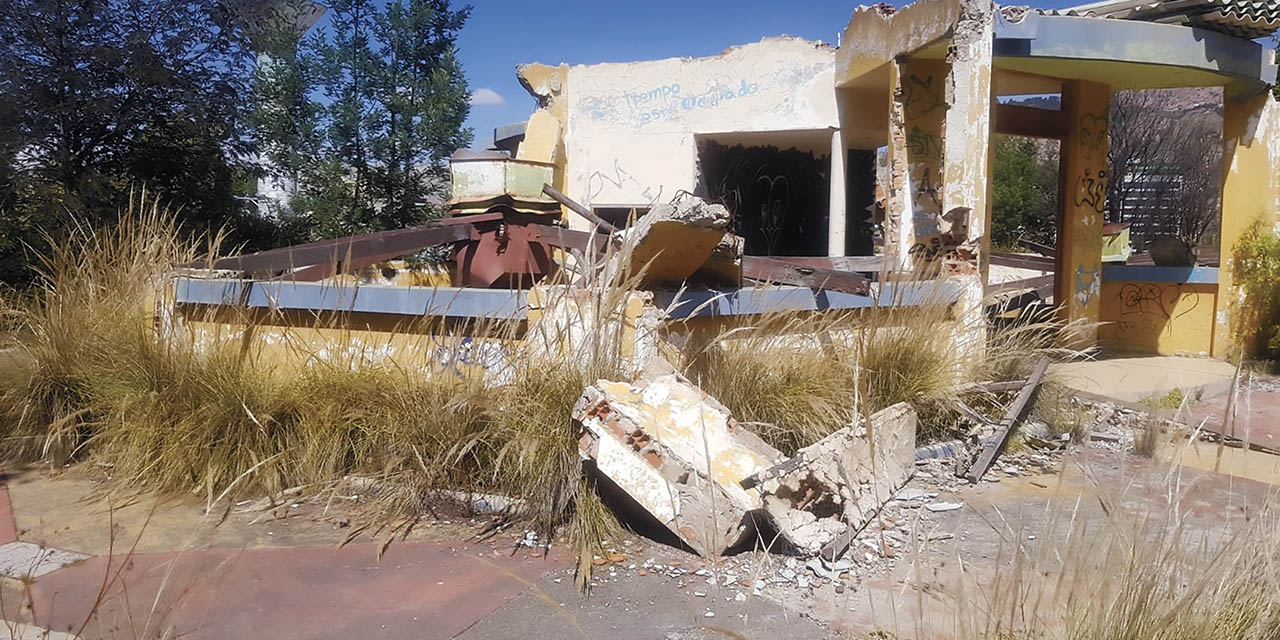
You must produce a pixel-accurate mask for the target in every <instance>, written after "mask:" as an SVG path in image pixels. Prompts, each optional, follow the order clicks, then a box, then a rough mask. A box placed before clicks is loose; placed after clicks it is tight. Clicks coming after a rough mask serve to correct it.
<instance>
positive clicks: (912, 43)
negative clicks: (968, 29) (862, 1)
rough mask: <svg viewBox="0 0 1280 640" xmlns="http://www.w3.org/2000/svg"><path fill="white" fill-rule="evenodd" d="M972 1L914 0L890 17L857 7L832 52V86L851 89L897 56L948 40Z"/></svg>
mask: <svg viewBox="0 0 1280 640" xmlns="http://www.w3.org/2000/svg"><path fill="white" fill-rule="evenodd" d="M974 1H982V0H916V1H915V2H913V3H911V4H909V5H907V6H905V7H903V8H901V9H899V10H897V11H896V12H894V13H892V14H888V13H886V12H885V10H883V9H881V8H880V6H863V7H859V8H858V9H857V10H856V11H854V13H853V16H852V17H851V18H850V20H849V25H848V26H847V27H845V30H844V35H843V36H842V38H841V42H840V48H839V49H837V50H836V86H837V87H844V86H848V85H851V84H853V83H854V82H855V81H856V80H857V79H858V78H860V77H862V76H864V75H867V74H869V73H871V72H872V71H875V70H876V69H878V68H880V67H883V66H884V65H885V64H888V63H889V62H892V61H893V60H894V59H896V58H898V57H899V56H903V55H906V54H910V53H913V52H915V51H918V50H920V49H923V48H925V47H926V46H928V45H930V44H933V43H934V42H936V41H938V40H941V39H943V38H945V37H947V36H950V35H951V33H952V31H953V30H954V29H955V25H956V24H957V23H958V22H959V21H960V17H961V13H962V10H963V7H964V4H965V3H966V2H974ZM986 1H988V2H989V1H990V0H986Z"/></svg>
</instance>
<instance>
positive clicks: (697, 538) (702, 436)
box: [573, 374, 783, 555]
mask: <svg viewBox="0 0 1280 640" xmlns="http://www.w3.org/2000/svg"><path fill="white" fill-rule="evenodd" d="M573 417H574V420H576V421H577V422H578V423H579V424H580V425H581V426H582V428H583V430H584V434H583V437H582V440H581V441H580V442H579V448H580V451H581V452H582V455H583V457H585V458H589V459H593V460H595V462H596V468H597V469H598V470H599V471H600V472H601V473H602V474H604V475H605V476H607V477H609V478H610V479H611V480H612V481H613V482H614V483H615V484H617V485H618V486H619V487H621V488H622V490H623V491H625V492H626V493H627V494H628V495H630V496H631V498H633V499H634V500H635V501H636V502H637V503H639V504H640V506H641V507H643V508H644V509H645V510H646V511H648V512H649V513H650V514H652V515H653V516H654V517H655V518H657V520H658V521H659V522H661V523H662V524H663V525H664V526H666V527H667V528H668V529H669V530H671V532H672V533H674V534H675V535H677V536H678V537H679V538H680V539H681V540H683V541H684V542H685V543H686V544H688V545H689V546H690V547H691V548H692V549H694V550H695V551H697V552H698V553H700V554H702V555H719V554H721V553H723V552H724V551H725V549H728V548H730V547H732V546H734V545H736V544H738V543H739V542H742V541H743V540H744V539H745V538H746V536H748V535H749V534H750V532H751V531H752V526H751V524H752V522H751V517H750V516H749V515H748V514H749V512H752V511H754V510H757V509H759V507H760V494H759V493H758V489H754V488H753V489H744V488H743V487H742V486H741V485H740V484H739V482H740V481H741V480H742V479H743V478H745V477H747V476H748V475H750V474H752V473H755V472H757V471H759V470H761V469H765V468H767V467H769V466H771V465H773V464H775V463H777V462H779V461H780V460H781V459H782V457H783V456H782V454H781V453H779V452H778V451H777V450H776V449H773V448H772V447H770V446H768V445H767V444H765V443H764V442H763V441H761V440H760V439H759V438H757V437H756V436H755V434H752V433H751V432H749V431H747V430H746V429H744V428H742V426H741V425H739V424H738V423H737V421H736V420H734V419H733V418H732V417H731V416H730V414H729V410H728V409H726V408H725V407H724V406H722V405H721V404H720V403H718V402H716V401H715V400H714V399H712V398H711V397H709V396H707V394H705V393H703V392H702V390H700V389H698V388H697V387H695V386H693V385H692V384H691V383H689V382H688V381H687V380H685V379H683V378H681V377H680V376H678V375H675V374H665V375H659V376H656V377H651V378H648V379H644V380H641V381H639V382H636V383H634V384H627V383H624V382H609V381H607V380H600V381H598V382H596V384H595V385H593V386H591V387H588V388H587V389H586V391H584V392H583V394H582V397H581V398H580V399H579V400H578V403H577V405H576V406H575V407H574V411H573Z"/></svg>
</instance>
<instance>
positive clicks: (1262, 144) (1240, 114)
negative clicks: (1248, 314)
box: [1213, 92, 1280, 357]
mask: <svg viewBox="0 0 1280 640" xmlns="http://www.w3.org/2000/svg"><path fill="white" fill-rule="evenodd" d="M1222 131H1223V137H1224V139H1225V145H1226V146H1225V155H1224V156H1223V158H1224V160H1225V161H1226V163H1227V174H1226V181H1225V183H1224V184H1223V189H1222V227H1221V228H1222V241H1221V245H1220V247H1219V248H1220V250H1221V260H1222V263H1221V269H1219V271H1218V283H1219V285H1220V286H1221V289H1220V291H1221V292H1222V295H1220V296H1219V297H1218V302H1217V305H1218V315H1217V318H1216V319H1217V322H1216V325H1215V333H1216V340H1215V342H1214V349H1213V355H1214V356H1215V357H1227V356H1230V355H1232V354H1233V353H1234V351H1235V342H1234V337H1233V332H1232V325H1231V306H1232V304H1233V303H1236V302H1238V296H1237V292H1236V291H1234V290H1233V287H1232V278H1231V266H1232V251H1231V250H1232V248H1233V247H1234V246H1235V243H1236V241H1237V240H1239V239H1240V236H1241V235H1243V234H1244V231H1245V230H1246V229H1248V228H1249V225H1251V224H1253V222H1254V221H1255V220H1261V221H1262V222H1263V224H1265V225H1266V226H1268V227H1270V226H1271V225H1273V224H1274V223H1275V222H1276V221H1277V219H1278V217H1280V103H1277V102H1276V101H1275V100H1274V99H1272V97H1271V93H1270V92H1266V93H1263V94H1262V95H1259V96H1257V97H1254V98H1252V99H1248V100H1227V101H1226V103H1225V109H1224V111H1223V125H1222Z"/></svg>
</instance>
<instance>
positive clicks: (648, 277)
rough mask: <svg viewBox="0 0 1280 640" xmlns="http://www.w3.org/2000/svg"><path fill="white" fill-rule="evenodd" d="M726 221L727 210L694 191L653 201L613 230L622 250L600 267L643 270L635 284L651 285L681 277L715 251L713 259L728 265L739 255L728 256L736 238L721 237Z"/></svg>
mask: <svg viewBox="0 0 1280 640" xmlns="http://www.w3.org/2000/svg"><path fill="white" fill-rule="evenodd" d="M728 226H729V210H728V209H726V208H725V207H724V205H721V204H707V203H706V202H704V201H703V200H702V199H701V198H697V197H694V196H687V197H685V198H683V199H681V200H680V201H678V202H676V203H675V204H659V205H657V206H654V207H653V208H652V209H650V210H649V212H648V213H646V214H645V215H643V216H641V217H640V219H639V220H637V221H636V223H635V224H634V225H632V226H630V227H628V228H626V229H623V230H622V231H619V232H618V234H617V237H618V238H619V239H621V241H622V245H623V250H622V251H620V252H618V254H617V255H616V256H615V257H614V258H613V259H612V262H611V263H610V264H609V265H607V266H606V269H609V270H612V271H616V270H618V269H626V271H625V273H629V274H635V273H639V272H640V270H641V269H644V270H645V272H644V278H643V281H642V283H641V284H642V286H644V287H652V286H657V285H662V284H680V283H682V282H684V281H685V280H687V279H689V277H690V276H692V275H693V274H694V273H695V272H697V271H698V270H699V269H700V268H701V267H702V266H703V265H704V264H705V263H706V262H707V261H708V260H710V259H711V258H712V254H713V253H715V252H717V251H719V252H720V254H721V255H720V256H719V257H718V260H717V262H720V263H724V262H728V263H729V265H730V268H731V266H732V264H733V262H734V260H735V258H736V260H737V261H738V262H739V263H740V262H741V255H740V254H739V255H737V256H734V255H730V254H732V253H733V252H734V251H735V250H737V249H740V248H741V243H734V242H732V241H726V239H725V235H726V234H725V229H726V228H728ZM718 247H719V249H717V248H718ZM612 271H607V272H612Z"/></svg>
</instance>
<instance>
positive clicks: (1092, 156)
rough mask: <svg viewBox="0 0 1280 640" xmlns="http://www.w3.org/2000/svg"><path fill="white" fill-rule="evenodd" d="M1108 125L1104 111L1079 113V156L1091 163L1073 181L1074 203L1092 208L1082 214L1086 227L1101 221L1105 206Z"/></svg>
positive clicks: (1082, 220)
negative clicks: (1100, 112) (1080, 114)
mask: <svg viewBox="0 0 1280 640" xmlns="http://www.w3.org/2000/svg"><path fill="white" fill-rule="evenodd" d="M1107 127H1108V121H1107V116H1106V115H1105V114H1094V113H1086V114H1084V115H1082V116H1080V122H1079V139H1080V158H1081V160H1082V161H1083V162H1085V163H1086V164H1091V165H1094V166H1093V167H1086V168H1085V169H1084V171H1083V173H1082V174H1081V175H1080V177H1079V178H1078V179H1077V180H1076V185H1075V188H1076V192H1075V204H1076V206H1077V207H1081V208H1084V207H1088V209H1089V211H1091V212H1092V213H1091V214H1085V215H1084V216H1083V217H1082V218H1081V223H1082V224H1083V225H1084V226H1086V227H1092V226H1093V225H1095V224H1101V223H1102V215H1103V212H1104V211H1106V208H1107V170H1106V162H1107ZM1095 170H1096V173H1095Z"/></svg>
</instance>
